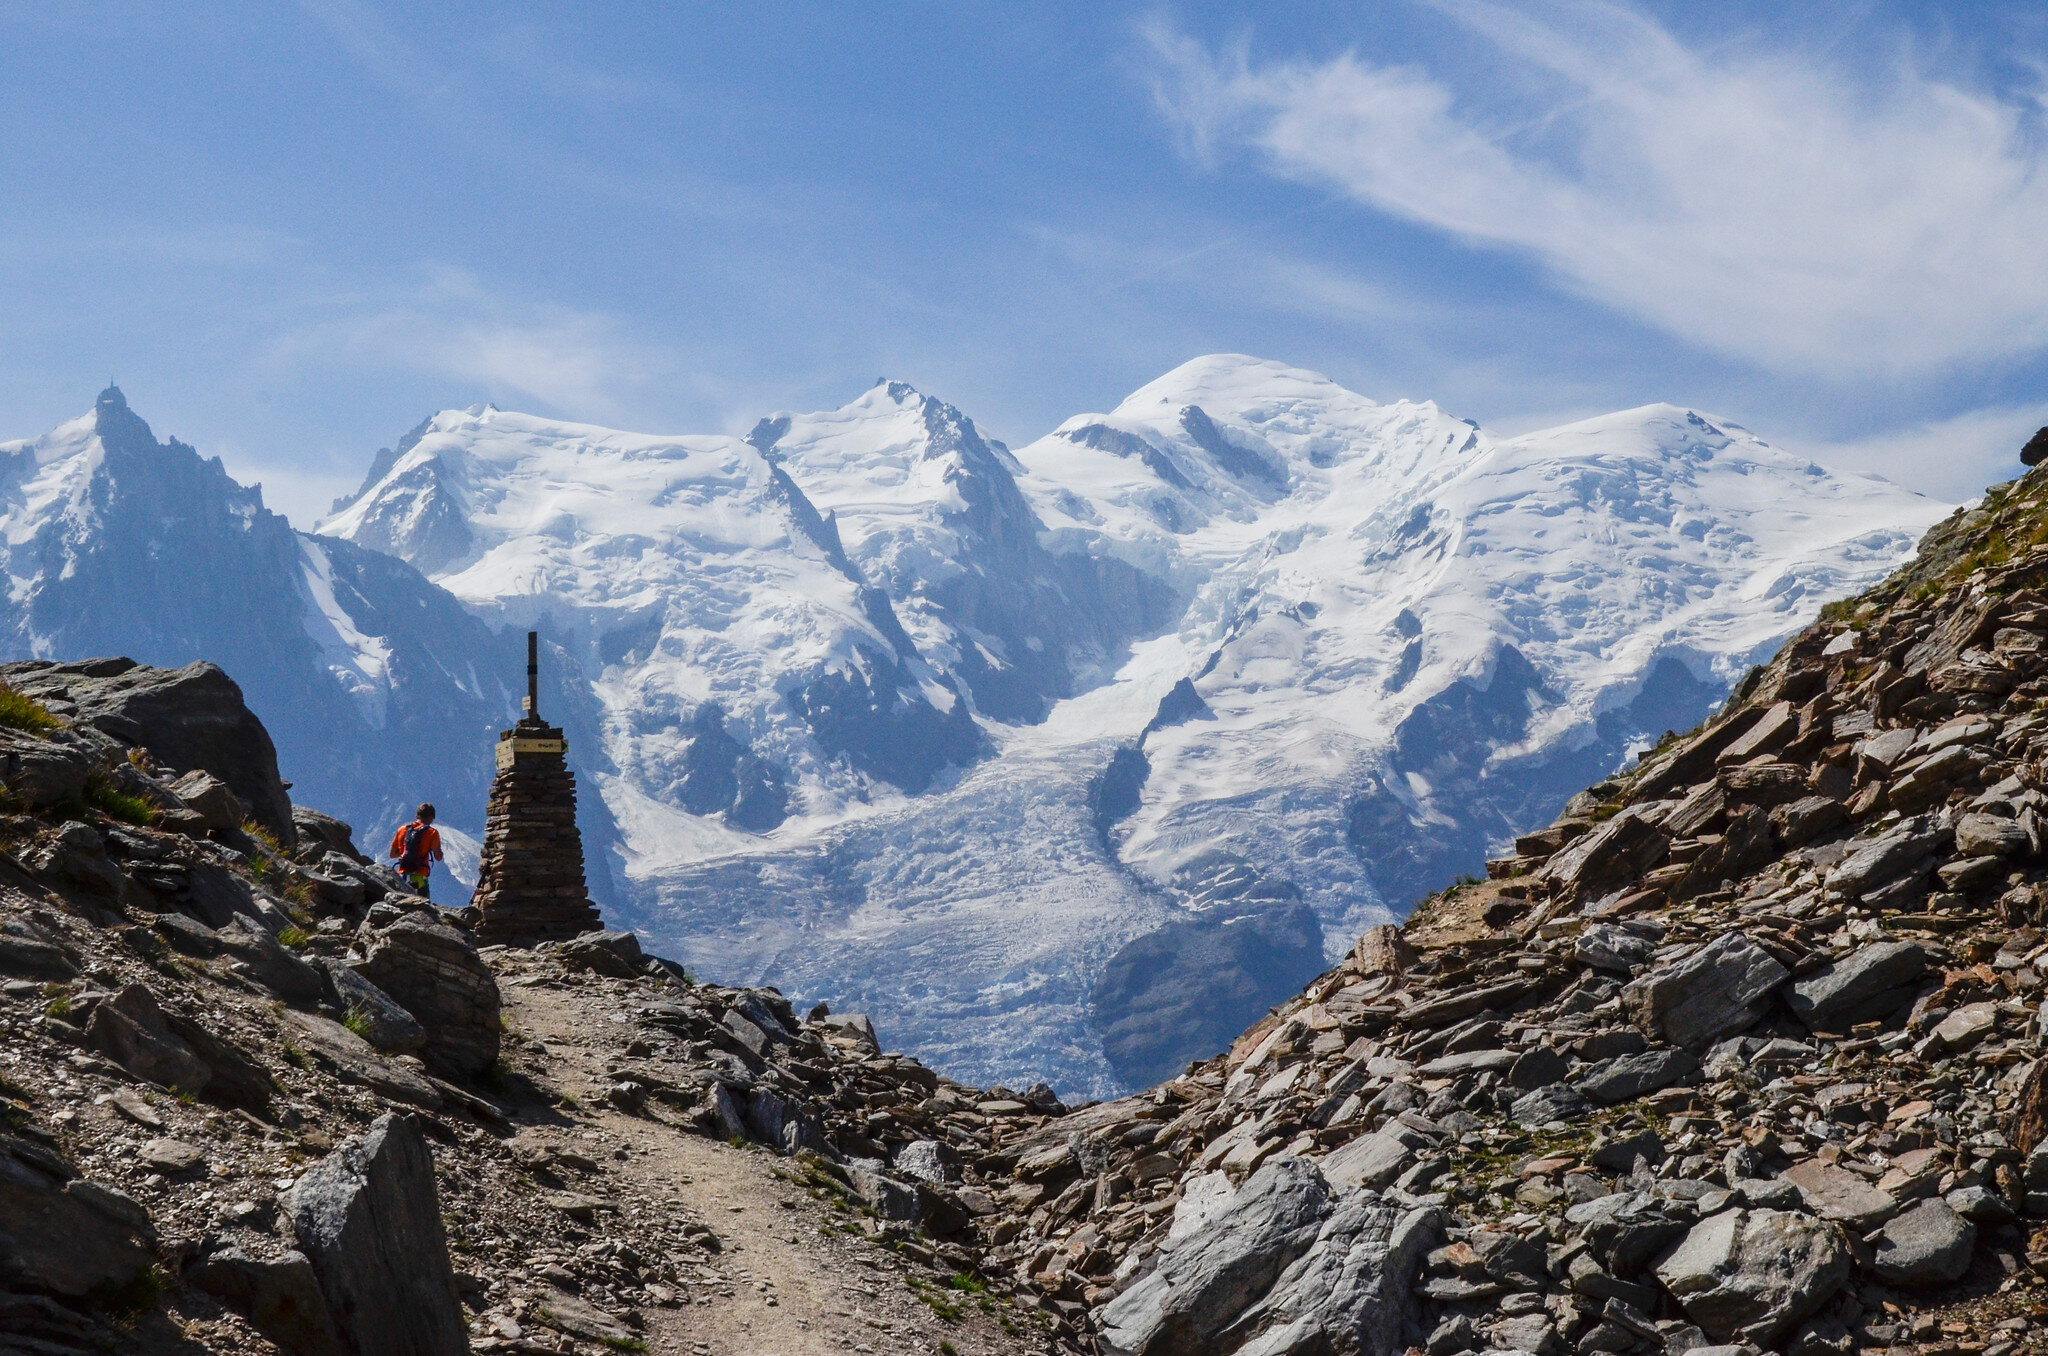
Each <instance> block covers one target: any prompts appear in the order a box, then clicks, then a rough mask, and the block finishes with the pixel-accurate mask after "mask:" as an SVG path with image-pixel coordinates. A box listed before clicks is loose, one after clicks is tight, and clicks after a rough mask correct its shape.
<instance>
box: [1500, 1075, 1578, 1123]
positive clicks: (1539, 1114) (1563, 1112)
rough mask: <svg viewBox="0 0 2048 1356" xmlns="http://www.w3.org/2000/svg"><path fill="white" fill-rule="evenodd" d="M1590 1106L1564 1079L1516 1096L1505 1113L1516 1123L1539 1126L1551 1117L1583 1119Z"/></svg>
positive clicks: (1573, 1119) (1549, 1120)
mask: <svg viewBox="0 0 2048 1356" xmlns="http://www.w3.org/2000/svg"><path fill="white" fill-rule="evenodd" d="M1592 1109H1593V1108H1592V1104H1591V1103H1589V1102H1587V1101H1586V1099H1585V1098H1584V1097H1582V1096H1580V1095H1579V1093H1578V1091H1577V1090H1576V1089H1574V1088H1572V1087H1570V1086H1568V1085H1566V1084H1564V1083H1553V1084H1551V1085H1550V1086H1548V1087H1542V1088H1537V1089H1536V1090H1535V1091H1533V1092H1525V1093H1523V1094H1522V1095H1521V1096H1520V1097H1517V1098H1516V1099H1515V1100H1514V1104H1513V1106H1512V1107H1511V1108H1510V1109H1509V1112H1508V1115H1509V1116H1510V1117H1511V1118H1512V1119H1513V1120H1514V1121H1515V1122H1516V1124H1518V1125H1527V1126H1539V1125H1548V1124H1550V1123H1551V1122H1552V1121H1566V1122H1570V1121H1577V1120H1583V1119H1584V1118H1585V1116H1586V1114H1587V1113H1588V1112H1589V1111H1591V1110H1592Z"/></svg>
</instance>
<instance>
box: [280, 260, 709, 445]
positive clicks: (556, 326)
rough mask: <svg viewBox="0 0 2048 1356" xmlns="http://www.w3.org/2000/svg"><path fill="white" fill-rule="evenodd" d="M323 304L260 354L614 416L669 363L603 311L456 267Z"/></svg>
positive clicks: (665, 372)
mask: <svg viewBox="0 0 2048 1356" xmlns="http://www.w3.org/2000/svg"><path fill="white" fill-rule="evenodd" d="M323 309H327V310H328V311H329V312H330V315H329V318H326V319H323V320H320V321H317V322H314V323H311V324H305V325H301V326H298V327H296V328H293V329H291V330H289V331H287V332H285V333H283V334H281V335H280V336H279V337H278V338H277V339H276V340H275V341H273V343H272V344H271V345H270V348H269V352H268V354H267V355H266V361H267V362H268V363H269V364H271V365H274V366H278V367H286V368H296V367H301V366H307V365H312V366H346V367H355V368H358V369H364V368H372V369H374V368H385V369H396V370H401V371H405V372H408V373H413V374H424V375H427V376H431V377H438V378H445V379H448V380H450V381H452V382H456V383H460V384H461V385H462V386H464V387H467V388H468V389H472V390H482V391H484V392H486V393H487V394H489V396H490V397H491V398H492V399H494V400H511V401H514V402H519V401H527V402H532V401H538V402H540V403H541V404H542V405H543V406H545V407H547V408H548V409H550V410H552V411H557V412H563V413H567V414H568V415H570V416H571V417H572V418H579V419H605V418H612V417H616V416H617V415H618V414H619V413H620V412H621V411H623V410H625V409H627V408H628V407H629V406H630V405H631V403H632V399H631V398H632V396H633V395H634V394H635V393H636V392H639V391H641V390H644V389H645V388H646V387H647V386H648V385H649V384H650V383H652V382H654V381H656V380H657V379H660V378H663V377H668V376H672V375H673V374H674V372H675V368H676V360H675V358H674V356H673V355H672V354H670V353H668V352H667V351H666V350H664V349H662V348H660V347H659V346H657V345H654V344H650V343H646V342H643V341H640V340H635V339H632V338H630V337H628V336H626V335H625V334H624V333H623V332H622V329H621V326H620V325H619V324H618V322H616V321H615V320H614V319H613V318H611V317H610V316H607V315H604V314H602V313H598V312H594V311H587V310H577V309H573V308H569V307H564V306H557V305H548V304H541V303H532V302H525V301H522V300H519V299H517V298H514V297H508V296H505V295H503V294H501V293H498V292H495V291H493V290H491V289H490V288H488V287H487V286H485V284H484V283H482V282H481V281H480V280H479V279H478V278H476V277H475V276H474V275H472V274H470V273H468V272H465V271H463V270H460V269H452V268H444V269H440V270H437V271H435V272H434V273H433V274H432V275H431V276H430V277H428V278H426V279H425V280H423V281H421V282H419V283H418V284H416V285H414V286H411V287H407V288H395V289H391V290H388V291H382V292H377V293H372V294H369V295H355V296H348V297H337V298H332V299H330V300H329V302H328V303H327V304H326V306H325V307H324V308H323Z"/></svg>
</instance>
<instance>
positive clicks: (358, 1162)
mask: <svg viewBox="0 0 2048 1356" xmlns="http://www.w3.org/2000/svg"><path fill="white" fill-rule="evenodd" d="M282 1204H283V1208H284V1211H285V1213H286V1214H287V1215H288V1216H289V1217H290V1219H291V1223H292V1231H293V1233H294V1234H295V1235H297V1237H298V1241H299V1247H300V1248H301V1249H302V1250H303V1251H304V1253H305V1255H306V1259H307V1261H308V1262H309V1263H310V1264H311V1268H312V1271H313V1274H314V1276H315V1277H317V1278H318V1280H319V1283H320V1291H321V1294H322V1296H323V1297H324V1299H325V1300H326V1305H327V1312H328V1315H329V1317H330V1318H331V1319H332V1320H333V1324H334V1328H335V1330H336V1331H337V1332H338V1333H339V1334H340V1337H341V1339H342V1342H343V1343H344V1350H347V1351H350V1352H353V1353H360V1356H370V1353H372V1352H375V1353H378V1356H386V1353H388V1354H389V1356H456V1354H457V1353H465V1352H467V1351H468V1350H469V1338H468V1335H467V1333H465V1332H464V1330H463V1323H462V1304H461V1301H460V1299H459V1298H458V1297H457V1295H456V1291H455V1273H454V1269H453V1268H452V1267H451V1266H450V1265H449V1262H448V1239H447V1236H446V1234H445V1233H444V1232H443V1230H442V1227H441V1207H440V1202H439V1197H438V1195H437V1193H436V1192H435V1190H434V1159H433V1155H432V1154H431V1153H430V1152H429V1151H428V1149H427V1144H426V1141H425V1140H424V1139H422V1138H421V1137H420V1133H419V1131H417V1130H415V1129H414V1128H413V1126H412V1122H410V1121H408V1120H406V1119H404V1118H402V1117H399V1116H395V1115H390V1114H386V1115H384V1116H382V1117H380V1118H379V1119H378V1121H377V1123H376V1124H375V1125H374V1126H372V1127H371V1128H370V1133H369V1134H367V1135H365V1136H363V1138H361V1139H360V1140H357V1141H355V1142H354V1143H351V1144H346V1145H343V1146H342V1147H341V1148H339V1149H336V1150H335V1151H334V1152H333V1153H332V1154H330V1155H329V1156H328V1157H327V1158H326V1159H324V1160H322V1161H321V1162H320V1163H318V1164H316V1165H314V1166H313V1167H312V1168H310V1169H308V1170H307V1171H306V1172H305V1173H304V1174H303V1175H302V1176H301V1177H300V1178H299V1180H298V1182H297V1183H296V1184H295V1185H294V1186H293V1187H292V1189H291V1190H290V1191H289V1192H287V1193H286V1194H285V1197H284V1200H283V1202H282Z"/></svg>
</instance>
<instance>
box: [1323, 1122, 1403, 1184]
mask: <svg viewBox="0 0 2048 1356" xmlns="http://www.w3.org/2000/svg"><path fill="white" fill-rule="evenodd" d="M1429 1146H1430V1139H1429V1136H1427V1135H1425V1134H1423V1133H1422V1132H1421V1131H1419V1130H1414V1129H1410V1128H1409V1127H1408V1126H1405V1125H1403V1124H1401V1123H1400V1122H1399V1121H1389V1122H1388V1123H1387V1124H1386V1125H1385V1126H1383V1127H1381V1128H1380V1129H1379V1130H1377V1131H1375V1132H1374V1133H1372V1134H1370V1135H1360V1136H1359V1137H1358V1138H1357V1139H1354V1140H1352V1141H1351V1142H1350V1143H1348V1144H1345V1145H1342V1146H1341V1147H1339V1148H1337V1149H1334V1150H1332V1151H1331V1152H1330V1154H1329V1156H1328V1157H1326V1158H1324V1159H1323V1161H1322V1162H1321V1163H1320V1164H1318V1167H1319V1168H1320V1169H1321V1171H1322V1174H1323V1176H1324V1178H1325V1179H1327V1180H1328V1181H1329V1182H1330V1183H1332V1184H1333V1185H1335V1186H1338V1187H1347V1188H1348V1187H1373V1188H1378V1187H1383V1186H1386V1185H1387V1184H1388V1183H1389V1182H1391V1181H1393V1180H1394V1179H1395V1178H1396V1177H1399V1176H1400V1175H1401V1174H1402V1172H1403V1171H1405V1170H1406V1169H1407V1168H1408V1166H1409V1165H1410V1164H1411V1163H1413V1162H1414V1161H1415V1159H1416V1158H1417V1156H1418V1155H1420V1154H1421V1152H1422V1151H1423V1150H1424V1149H1426V1148H1428V1147H1429Z"/></svg>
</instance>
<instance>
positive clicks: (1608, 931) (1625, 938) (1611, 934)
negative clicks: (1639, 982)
mask: <svg viewBox="0 0 2048 1356" xmlns="http://www.w3.org/2000/svg"><path fill="white" fill-rule="evenodd" d="M1656 954H1657V945H1656V943H1655V942H1652V941H1651V940H1650V939H1649V938H1647V937H1641V936H1638V935H1637V934H1635V933H1633V932H1630V931H1629V930H1628V929H1627V928H1623V927H1616V926H1615V925H1613V924H1611V923H1595V924H1593V925H1592V926H1591V927H1589V928H1587V929H1586V930H1585V931H1584V932H1582V933H1580V934H1579V937H1578V940H1577V941H1576V942H1574V943H1572V959H1574V960H1576V961H1578V962H1579V964H1581V965H1590V966H1592V967H1593V968H1594V969H1595V970H1608V971H1612V972H1613V973H1615V974H1618V975H1627V974H1633V973H1635V971H1637V970H1638V969H1640V968H1641V967H1643V966H1645V965H1648V964H1649V963H1650V958H1651V957H1652V956H1655V955H1656Z"/></svg>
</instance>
